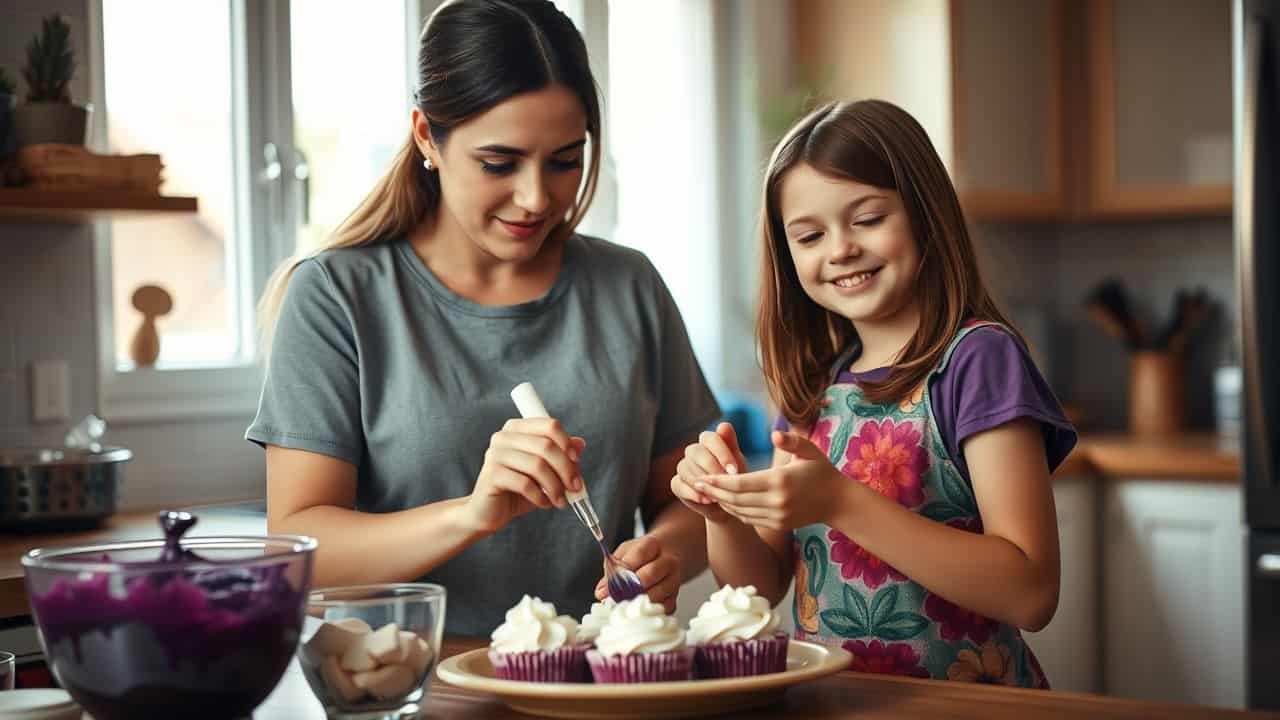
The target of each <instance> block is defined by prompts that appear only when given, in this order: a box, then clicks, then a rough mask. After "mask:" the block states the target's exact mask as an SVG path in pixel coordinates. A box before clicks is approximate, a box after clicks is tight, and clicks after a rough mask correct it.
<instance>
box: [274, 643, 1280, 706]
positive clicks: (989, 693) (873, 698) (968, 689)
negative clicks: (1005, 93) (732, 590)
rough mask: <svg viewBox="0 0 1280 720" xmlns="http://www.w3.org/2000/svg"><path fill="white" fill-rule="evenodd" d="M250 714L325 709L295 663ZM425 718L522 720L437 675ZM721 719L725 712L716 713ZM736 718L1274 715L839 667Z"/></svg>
mask: <svg viewBox="0 0 1280 720" xmlns="http://www.w3.org/2000/svg"><path fill="white" fill-rule="evenodd" d="M486 642H487V641H486V640H483V639H479V638H446V639H445V642H444V647H443V648H442V649H441V653H440V654H441V656H442V657H449V656H451V655H456V654H458V653H460V652H465V651H467V650H473V649H475V648H479V647H484V645H485V644H486ZM253 717H254V718H255V719H256V720H310V719H311V718H314V719H315V720H322V718H323V717H324V710H323V709H322V708H321V706H320V703H319V701H317V700H316V699H315V697H314V696H313V695H312V694H311V690H310V688H309V687H308V686H307V681H306V679H305V678H304V677H303V676H302V670H301V669H300V668H299V667H298V664H297V661H296V660H295V661H294V662H293V664H291V665H290V667H289V670H288V672H287V673H286V674H285V676H284V679H283V680H282V681H281V682H280V685H279V686H277V687H276V690H275V692H273V693H272V694H271V697H269V698H267V701H266V702H265V703H263V705H262V706H261V707H259V708H258V710H257V711H256V712H254V714H253ZM422 717H424V718H458V719H459V720H468V719H469V718H476V719H477V720H479V719H480V718H498V719H502V718H528V717H531V716H529V715H525V714H523V713H519V712H516V711H514V710H511V709H510V708H508V707H507V706H506V705H504V704H503V703H502V702H501V701H500V700H499V699H498V698H496V697H494V696H492V695H485V694H481V693H477V692H474V691H471V690H464V689H462V688H459V687H455V686H453V685H449V684H448V683H445V682H443V681H442V680H440V679H439V678H433V679H432V681H431V692H430V695H429V696H428V698H427V700H426V702H425V703H424V706H423V710H422ZM720 717H725V716H720ZM733 717H735V718H762V719H763V718H782V719H783V720H786V719H787V718H797V719H798V718H806V719H807V718H830V719H832V720H835V719H837V718H847V719H848V720H889V719H890V718H892V719H893V720H902V719H903V718H939V717H946V718H950V720H968V719H970V718H972V719H973V720H1003V719H1004V718H1009V719H1011V720H1012V719H1013V718H1017V719H1018V720H1041V719H1044V720H1048V719H1050V718H1052V719H1054V720H1057V719H1058V718H1062V719H1064V720H1065V719H1066V718H1085V717H1087V718H1110V719H1111V720H1129V719H1130V718H1132V719H1133V720H1137V719H1138V718H1144V719H1145V718H1161V719H1162V720H1219V719H1220V720H1263V719H1264V718H1266V719H1268V720H1280V713H1264V712H1244V711H1238V710H1224V709H1220V708H1208V707H1195V706H1189V705H1172V704H1168V703H1157V702H1142V701H1137V700H1124V699H1119V698H1108V697H1101V696H1097V695H1081V694H1077V693H1065V692H1046V691H1042V690H1022V689H1016V688H1006V687H997V686H993V685H977V684H971V683H961V682H944V681H936V680H914V679H910V678H892V677H885V676H881V675H862V674H859V673H853V672H843V673H838V674H836V675H833V676H830V677H827V678H823V679H822V680H817V681H815V682H811V683H806V684H804V685H799V686H796V687H794V688H791V689H790V690H788V691H787V693H786V695H784V696H783V699H782V701H781V702H778V703H775V704H773V705H767V706H765V707H762V708H758V709H756V710H753V711H746V712H735V713H734V714H733Z"/></svg>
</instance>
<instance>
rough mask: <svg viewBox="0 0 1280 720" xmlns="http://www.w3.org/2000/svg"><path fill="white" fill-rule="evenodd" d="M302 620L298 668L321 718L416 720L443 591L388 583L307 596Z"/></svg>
mask: <svg viewBox="0 0 1280 720" xmlns="http://www.w3.org/2000/svg"><path fill="white" fill-rule="evenodd" d="M307 615H308V616H309V617H308V618H307V622H306V625H305V626H304V628H303V640H302V643H301V644H300V645H299V646H298V662H299V664H300V665H301V666H302V673H303V675H304V676H306V678H307V682H308V683H309V684H310V685H311V689H312V690H313V691H314V692H315V694H316V697H317V698H319V700H320V702H321V704H323V705H324V706H325V712H326V714H327V716H328V717H330V718H360V720H375V718H376V719H377V720H393V719H394V718H400V717H407V716H409V715H413V716H415V717H416V709H417V706H418V705H419V704H420V703H421V702H422V701H423V699H424V698H425V697H426V694H427V692H428V690H429V689H430V685H431V671H432V669H433V668H434V667H435V664H436V658H438V657H439V656H440V641H441V639H442V636H443V634H444V617H445V589H444V588H443V587H441V586H439V585H432V584H429V583H390V584H384V585H356V586H351V587H336V588H323V589H320V590H315V591H313V592H312V593H311V596H310V598H309V599H308V600H307ZM392 624H394V628H390V629H389V628H388V626H390V625H392ZM393 639H394V640H393ZM392 641H394V642H395V645H394V646H392V645H391V644H389V643H390V642H392ZM369 649H373V650H374V652H375V654H376V657H375V655H371V654H369V652H368V650H369ZM344 665H345V666H346V667H344ZM348 667H360V668H365V669H363V670H359V671H353V670H348V669H347V668H348Z"/></svg>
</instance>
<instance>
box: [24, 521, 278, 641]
mask: <svg viewBox="0 0 1280 720" xmlns="http://www.w3.org/2000/svg"><path fill="white" fill-rule="evenodd" d="M233 507H234V506H226V509H213V507H209V508H191V509H192V510H194V511H195V512H196V513H197V515H198V517H199V520H198V521H197V524H196V526H195V529H194V530H192V535H193V536H201V535H262V534H263V533H265V532H266V531H267V518H266V516H265V515H262V514H257V513H246V512H243V511H235V510H234V509H232V508H233ZM157 512H159V511H158V510H140V511H134V512H124V513H117V514H115V515H113V516H111V517H109V518H107V520H106V522H104V523H103V525H102V527H100V528H98V529H96V530H87V531H80V532H62V533H48V534H41V535H15V534H0V618H8V617H14V616H17V615H28V614H30V613H31V610H30V608H29V606H28V605H27V590H26V583H25V582H24V581H23V574H22V556H23V555H25V554H26V553H27V551H28V550H30V549H32V548H48V547H65V546H67V545H83V544H87V543H108V542H122V541H128V540H144V539H156V538H159V537H160V536H161V532H160V525H159V524H158V523H157V522H156V513H157Z"/></svg>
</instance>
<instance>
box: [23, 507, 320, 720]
mask: <svg viewBox="0 0 1280 720" xmlns="http://www.w3.org/2000/svg"><path fill="white" fill-rule="evenodd" d="M161 519H162V521H164V522H166V523H168V525H169V526H170V527H171V528H174V529H178V528H179V527H180V526H181V525H183V524H185V522H170V521H171V520H175V519H176V520H179V521H184V520H185V518H184V514H183V513H162V515H161ZM174 543H175V544H176V545H177V547H178V550H179V552H178V553H177V558H176V559H167V560H163V559H160V558H161V557H162V551H163V550H164V548H165V547H166V541H165V540H144V541H133V542H117V543H109V544H102V545H81V546H75V547H66V548H50V549H36V550H32V551H30V552H28V553H27V554H26V555H24V556H23V558H22V565H23V569H24V571H25V580H26V589H27V597H28V600H29V601H30V605H31V611H32V616H33V617H34V618H35V624H36V628H37V629H38V630H39V634H40V644H41V646H42V647H43V648H44V651H45V656H46V657H47V658H48V662H49V668H50V670H52V672H53V675H54V677H55V678H57V680H58V683H59V684H60V685H61V686H62V688H63V689H65V690H66V691H67V692H69V693H70V694H71V697H72V698H74V699H75V701H76V702H77V703H79V705H80V706H81V707H83V708H84V709H85V711H87V712H88V713H89V714H90V715H92V716H93V717H94V718H96V719H97V720H124V719H125V718H171V717H180V718H184V719H186V720H206V719H207V720H214V719H215V718H216V719H220V720H226V719H228V718H248V717H249V715H250V712H251V711H252V710H253V709H254V708H255V707H256V706H257V705H258V704H259V703H261V702H262V701H263V700H264V699H265V698H266V697H267V695H268V694H270V692H271V691H272V689H273V688H275V685H276V683H277V682H278V681H279V680H280V677H281V675H283V674H284V671H285V668H286V667H288V665H289V661H290V660H291V658H292V657H293V653H294V650H295V648H296V647H297V642H298V637H299V635H300V633H301V631H302V618H303V609H304V607H305V606H306V600H307V595H308V592H309V591H310V589H311V587H310V586H311V568H312V558H313V556H314V553H315V549H316V541H315V540H313V539H312V538H307V537H294V536H287V535H280V536H266V537H199V538H183V539H180V540H179V539H177V538H175V539H174Z"/></svg>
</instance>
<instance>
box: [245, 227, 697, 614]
mask: <svg viewBox="0 0 1280 720" xmlns="http://www.w3.org/2000/svg"><path fill="white" fill-rule="evenodd" d="M526 380H527V381H530V382H532V383H533V384H534V386H535V387H537V389H538V393H539V394H540V395H541V396H542V400H543V402H544V403H545V404H546V406H547V410H548V411H549V412H550V413H551V415H552V416H553V417H555V418H557V419H559V420H560V421H561V422H562V423H563V424H564V426H565V428H566V429H567V430H568V431H569V433H570V434H573V435H580V436H582V437H584V438H585V439H586V441H587V444H586V447H585V449H584V450H583V453H582V458H581V469H582V475H583V478H584V479H585V480H586V484H587V488H588V490H589V491H590V493H591V500H592V503H593V504H594V505H595V508H596V511H597V513H598V514H599V516H600V522H601V527H602V529H603V530H604V533H605V537H606V541H608V542H610V543H611V544H613V545H616V544H618V543H620V542H622V541H623V540H626V539H627V538H629V537H630V536H631V534H632V532H633V517H634V512H635V509H636V508H637V507H639V505H640V502H641V499H642V497H643V495H644V492H645V486H646V483H647V478H648V472H649V466H650V461H651V459H652V458H654V457H656V456H658V455H662V454H664V453H667V452H670V451H672V450H674V449H677V448H679V447H681V446H682V444H684V443H686V442H689V441H691V440H692V439H694V438H695V436H696V435H697V434H698V432H699V431H701V430H702V429H703V428H705V427H707V426H708V425H710V424H711V423H712V422H714V421H715V420H716V418H717V417H718V416H719V413H720V410H719V407H718V406H717V404H716V401H715V398H714V396H713V395H712V393H711V390H710V388H708V386H707V382H706V379H705V378H704V377H703V374H702V370H701V369H700V368H699V366H698V363H697V360H696V359H695V358H694V355H693V350H692V348H691V346H690V343H689V338H688V333H687V332H686V330H685V327H684V323H683V321H682V320H681V318H680V313H679V310H678V309H677V308H676V305H675V302H674V301H673V300H672V298H671V295H670V292H669V291H668V290H667V288H666V286H665V285H664V284H663V282H662V279H661V278H660V277H659V275H658V273H657V271H656V270H655V269H654V268H653V266H652V265H651V264H650V263H649V261H648V259H647V258H646V257H645V256H644V255H643V254H641V253H640V252H637V251H635V250H631V249H628V248H624V247H621V246H618V245H614V244H612V243H609V242H605V241H603V240H598V239H594V238H589V237H584V236H577V235H575V236H573V237H572V238H570V239H569V241H568V244H567V246H566V249H565V254H564V264H563V267H562V268H561V270H560V273H559V275H558V277H557V278H556V280H555V282H554V284H553V285H552V287H551V289H550V290H549V291H548V292H547V293H546V295H544V296H542V297H541V298H538V299H537V300H533V301H531V302H527V303H521V304H519V305H510V306H503V307H493V306H486V305H479V304H476V303H473V302H470V301H468V300H466V299H465V298H462V297H460V296H459V295H457V294H456V293H454V292H452V291H450V290H449V289H448V288H447V287H445V285H444V284H443V283H441V282H440V280H439V279H438V278H436V277H435V276H434V275H433V274H432V273H431V272H430V271H429V270H428V269H427V267H426V265H424V264H423V263H422V261H421V260H420V259H419V258H418V257H417V255H415V254H414V252H413V250H412V248H411V247H410V245H409V243H408V242H407V241H406V240H404V239H397V240H393V241H390V242H386V243H380V244H377V245H373V246H367V247H361V248H347V249H337V250H328V251H325V252H323V253H321V254H319V255H318V256H316V257H314V258H311V259H308V260H305V261H303V262H302V263H301V264H300V265H299V266H298V267H297V269H296V270H295V272H294V274H293V277H292V279H291V280H290V282H289V287H288V290H287V291H286V293H285V298H284V303H283V307H282V309H281V312H280V317H279V320H278V321H277V325H276V330H275V336H274V343H273V346H272V352H271V358H270V362H269V364H268V368H267V377H266V382H265V384H264V386H263V390H262V398H261V401H260V403H259V406H258V414H257V417H256V418H255V419H254V421H253V424H252V425H250V426H249V429H248V431H247V432H246V433H245V437H246V438H247V439H249V440H252V441H254V442H256V443H258V444H260V445H267V444H270V445H278V446H281V447H288V448H296V449H300V450H308V451H311V452H317V453H322V454H324V455H330V456H333V457H336V458H340V459H342V460H346V461H347V462H350V463H352V464H354V465H356V466H357V467H358V468H359V484H358V489H357V493H356V509H357V510H360V511H362V512H370V513H380V512H392V511H396V510H403V509H406V508H412V507H415V506H419V505H424V504H427V503H433V502H438V501H441V500H447V499H449V498H457V497H462V496H465V495H468V494H470V492H471V490H472V488H473V487H474V486H475V481H476V476H477V475H478V474H479V472H480V467H481V465H482V464H483V461H484V453H485V449H486V448H487V447H488V445H489V438H490V436H491V435H492V434H493V433H494V432H496V431H498V430H499V429H501V428H502V425H503V423H505V422H506V421H507V420H508V419H510V418H513V417H518V416H519V413H518V411H517V410H516V408H515V405H514V404H513V403H512V401H511V397H510V392H511V389H512V388H514V387H515V386H516V385H518V384H519V383H521V382H524V381H526ZM425 536H426V533H424V537H425ZM402 551H403V552H414V549H413V548H404V549H403V550H402ZM600 574H601V566H600V551H599V550H598V549H597V548H596V546H595V543H594V542H593V541H592V540H591V536H590V534H588V532H587V531H586V529H585V528H583V527H582V526H581V525H580V524H579V523H578V521H577V519H576V518H575V517H574V515H573V511H572V510H569V509H567V508H566V509H563V510H558V509H551V510H535V511H533V512H531V513H529V514H527V515H525V516H523V517H521V518H518V519H516V520H515V521H514V522H512V523H511V524H510V525H508V526H507V527H506V528H504V529H502V530H501V531H499V532H497V533H496V534H494V535H492V536H490V537H488V538H485V539H483V540H481V541H480V542H478V543H476V544H474V545H472V546H471V547H469V548H467V549H466V550H464V551H463V552H462V553H460V554H459V555H458V556H456V557H455V558H454V559H452V560H450V561H449V562H447V563H445V564H444V565H442V566H440V567H438V568H436V569H435V570H434V571H432V572H431V573H429V574H428V575H427V576H426V577H424V578H422V579H423V580H425V581H430V582H436V583H439V584H441V585H444V586H445V588H446V589H447V591H448V593H449V608H448V612H447V614H446V618H447V620H446V628H447V630H448V632H451V633H460V634H469V635H488V634H489V633H490V632H492V631H493V629H494V628H495V627H496V626H497V625H498V624H500V623H501V622H502V619H503V613H504V612H505V611H506V610H507V609H508V608H509V607H511V606H512V605H514V604H515V603H516V602H517V601H518V600H519V599H520V596H521V595H522V594H524V593H529V594H531V595H536V596H538V597H541V598H542V599H544V600H547V601H550V602H553V603H555V605H556V607H557V608H558V609H559V611H560V612H562V613H566V614H570V615H574V616H581V615H582V614H584V613H585V612H586V611H587V609H588V608H589V606H590V604H591V602H592V599H593V598H592V592H593V590H594V587H595V583H596V581H597V580H598V579H599V577H600Z"/></svg>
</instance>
